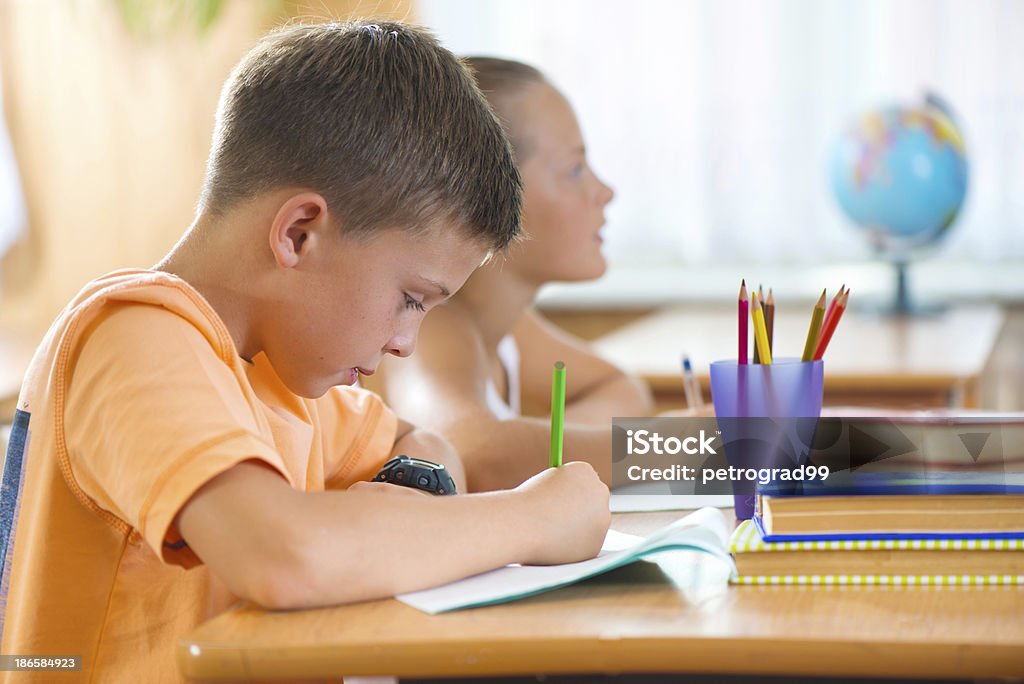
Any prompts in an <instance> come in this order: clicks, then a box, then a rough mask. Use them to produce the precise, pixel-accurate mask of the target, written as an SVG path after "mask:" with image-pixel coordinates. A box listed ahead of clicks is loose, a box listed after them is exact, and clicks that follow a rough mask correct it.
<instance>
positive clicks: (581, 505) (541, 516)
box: [515, 461, 612, 565]
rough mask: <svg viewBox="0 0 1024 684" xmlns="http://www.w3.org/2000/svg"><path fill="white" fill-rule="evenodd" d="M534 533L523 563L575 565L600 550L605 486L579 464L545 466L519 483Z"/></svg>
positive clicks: (606, 518) (607, 519) (607, 514)
mask: <svg viewBox="0 0 1024 684" xmlns="http://www.w3.org/2000/svg"><path fill="white" fill-rule="evenodd" d="M515 491H516V492H520V493H521V494H522V496H523V498H524V499H526V500H527V502H526V505H527V506H528V507H529V508H528V511H529V513H528V515H530V519H531V521H532V522H533V523H534V526H533V527H534V529H535V530H536V532H535V533H534V534H533V535H532V537H533V539H535V540H536V542H535V543H533V544H532V545H531V551H530V553H529V554H528V556H527V558H525V559H523V561H522V562H523V563H524V564H528V565H555V564H559V563H575V562H577V561H581V560H587V559H589V558H593V557H594V556H596V555H597V554H598V552H599V551H600V550H601V545H602V544H603V543H604V538H605V535H607V534H608V526H609V525H610V524H611V520H612V515H611V511H610V510H609V508H608V487H607V486H605V484H604V483H603V482H601V479H600V478H599V477H598V476H597V473H596V472H595V471H594V468H593V467H592V466H591V465H590V464H589V463H586V462H583V461H572V462H569V463H565V464H564V465H562V466H561V467H559V468H548V469H547V470H544V471H542V472H540V473H538V474H537V475H534V476H533V477H531V478H530V479H529V480H527V481H526V482H524V483H522V484H521V485H519V486H518V487H517V488H516V490H515Z"/></svg>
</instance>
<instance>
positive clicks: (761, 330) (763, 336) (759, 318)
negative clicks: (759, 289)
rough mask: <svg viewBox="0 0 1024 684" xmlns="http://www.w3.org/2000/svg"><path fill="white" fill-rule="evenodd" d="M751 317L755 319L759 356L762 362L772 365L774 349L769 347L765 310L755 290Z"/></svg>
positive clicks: (751, 302) (755, 339)
mask: <svg viewBox="0 0 1024 684" xmlns="http://www.w3.org/2000/svg"><path fill="white" fill-rule="evenodd" d="M750 317H751V318H752V319H753V321H754V344H756V345H757V348H758V356H760V357H761V363H763V364H764V365H766V366H770V365H771V363H772V350H771V349H769V348H768V332H767V331H766V330H765V327H764V312H763V311H762V310H761V302H759V301H758V299H757V293H756V292H755V293H754V294H753V295H752V296H751V299H750Z"/></svg>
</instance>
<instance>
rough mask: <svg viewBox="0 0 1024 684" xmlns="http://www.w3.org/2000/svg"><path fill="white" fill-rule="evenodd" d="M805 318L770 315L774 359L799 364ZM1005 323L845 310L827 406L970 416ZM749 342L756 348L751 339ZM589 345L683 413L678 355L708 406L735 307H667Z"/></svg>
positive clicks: (831, 356) (961, 312)
mask: <svg viewBox="0 0 1024 684" xmlns="http://www.w3.org/2000/svg"><path fill="white" fill-rule="evenodd" d="M810 310H811V307H810V306H808V307H806V310H805V309H804V308H800V309H793V308H780V309H779V310H777V311H776V314H775V336H774V340H773V347H774V349H775V350H776V355H778V356H800V354H801V352H802V351H803V347H804V340H805V338H806V336H807V325H808V322H809V321H810ZM1004 320H1005V315H1004V313H1003V311H1002V309H1000V308H999V307H997V306H994V305H979V306H969V307H966V306H961V307H955V308H951V309H949V310H947V311H946V312H944V313H941V314H936V315H931V316H922V317H917V318H906V317H894V318H884V317H880V316H872V315H868V314H863V313H859V312H858V311H857V310H856V309H850V310H849V311H847V312H846V314H845V315H844V316H843V319H842V321H841V323H840V326H839V329H838V330H837V331H836V334H835V337H833V338H832V342H831V343H830V344H829V348H828V351H827V352H826V354H825V403H826V404H832V405H837V404H841V405H885V406H900V407H904V408H908V407H916V406H951V407H967V408H976V407H978V404H979V398H978V383H979V379H980V376H981V374H982V371H983V370H984V369H985V365H986V364H987V363H988V360H989V357H990V356H991V354H992V349H993V347H994V346H995V342H996V338H997V337H998V336H999V331H1000V330H1001V329H1002V326H1003V322H1004ZM750 339H751V343H753V333H752V332H751V337H750ZM593 346H594V348H595V349H596V350H597V351H598V352H599V353H600V354H601V355H602V356H604V357H606V358H608V359H609V360H611V361H612V362H614V363H615V364H616V365H618V366H620V367H622V368H625V369H627V370H628V371H630V372H631V373H633V374H635V375H638V376H640V377H641V378H643V379H644V380H646V381H647V382H648V383H649V384H650V385H651V387H652V389H653V390H654V392H655V395H656V397H657V398H658V400H659V407H660V408H680V407H681V406H682V405H683V404H682V402H683V399H682V397H683V393H682V386H681V384H680V382H681V381H680V358H681V355H682V354H683V353H684V352H685V353H688V354H689V355H690V359H691V361H692V362H693V366H694V372H695V374H696V375H697V378H698V380H700V382H701V385H702V386H703V388H704V390H705V397H706V398H708V399H710V391H709V389H708V364H709V363H710V362H711V361H715V360H718V359H725V358H735V356H736V307H735V305H733V306H731V307H730V306H726V305H722V306H717V307H714V308H711V307H693V306H677V307H670V308H666V309H664V310H662V311H659V312H657V313H655V314H652V315H651V316H648V317H645V318H642V319H640V320H638V321H636V322H634V323H631V324H628V325H626V326H624V327H622V328H620V329H618V330H616V331H614V332H612V333H610V334H608V335H605V336H603V337H600V338H598V339H596V340H595V341H594V342H593Z"/></svg>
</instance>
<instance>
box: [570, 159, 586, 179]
mask: <svg viewBox="0 0 1024 684" xmlns="http://www.w3.org/2000/svg"><path fill="white" fill-rule="evenodd" d="M569 175H570V176H572V177H573V178H579V177H580V176H581V175H583V162H580V163H579V164H576V165H575V166H573V167H572V171H571V172H570V173H569Z"/></svg>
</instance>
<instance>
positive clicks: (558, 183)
mask: <svg viewBox="0 0 1024 684" xmlns="http://www.w3.org/2000/svg"><path fill="white" fill-rule="evenodd" d="M514 106H516V110H517V111H516V114H517V116H515V117H514V118H513V119H512V120H513V122H514V124H517V125H516V129H517V130H516V131H515V132H516V133H517V135H515V136H514V137H515V139H516V140H518V141H519V142H520V147H521V148H525V149H518V150H517V151H516V152H517V155H518V156H519V171H520V173H521V174H522V177H523V227H524V228H525V232H526V240H524V241H523V242H521V243H519V244H517V245H515V246H514V247H513V248H512V252H511V258H510V259H509V261H508V262H506V265H505V268H509V267H510V266H511V267H513V268H515V269H516V270H517V271H518V272H519V273H520V274H522V275H523V276H525V277H527V278H528V279H529V280H531V281H533V282H535V283H537V284H538V285H539V284H541V283H545V282H548V281H553V280H563V281H573V280H591V279H593V278H597V277H599V276H601V275H602V274H603V273H604V272H605V269H606V268H607V264H606V262H605V259H604V255H602V254H601V244H602V242H603V241H602V239H601V235H600V230H601V227H602V226H603V225H604V207H605V205H606V204H608V202H610V201H611V199H612V196H613V193H612V189H611V188H609V187H608V186H607V185H605V184H604V183H603V182H602V181H601V179H600V178H598V177H597V176H596V175H595V174H594V172H593V170H591V168H590V166H589V165H588V164H587V155H586V149H585V147H584V145H583V135H582V134H581V133H580V128H579V125H578V124H577V123H576V116H575V115H574V114H573V111H572V107H570V106H569V103H568V102H567V101H566V100H565V98H564V97H562V95H561V93H559V92H558V91H557V90H555V89H554V88H552V87H551V86H549V85H547V84H542V83H536V84H530V85H528V86H526V87H525V89H524V90H523V91H522V92H521V93H520V94H519V97H518V98H516V102H515V105H514Z"/></svg>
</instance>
